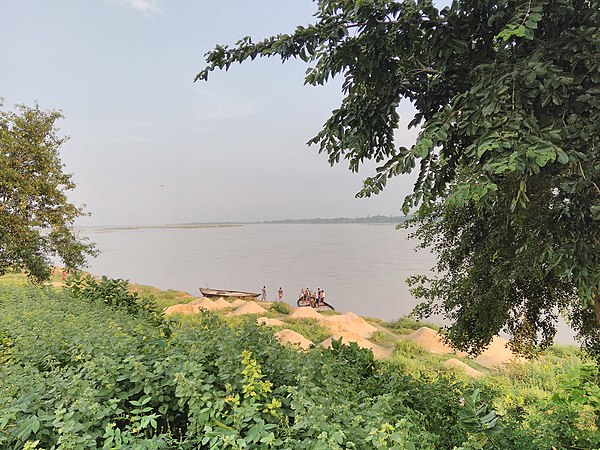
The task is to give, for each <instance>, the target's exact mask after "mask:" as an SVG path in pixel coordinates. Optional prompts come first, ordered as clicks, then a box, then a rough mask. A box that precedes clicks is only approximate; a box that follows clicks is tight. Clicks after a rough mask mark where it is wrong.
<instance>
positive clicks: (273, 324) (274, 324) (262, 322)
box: [256, 317, 285, 327]
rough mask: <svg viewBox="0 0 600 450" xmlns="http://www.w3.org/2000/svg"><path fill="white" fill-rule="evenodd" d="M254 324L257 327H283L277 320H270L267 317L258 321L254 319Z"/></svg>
mask: <svg viewBox="0 0 600 450" xmlns="http://www.w3.org/2000/svg"><path fill="white" fill-rule="evenodd" d="M256 323H257V324H259V325H267V326H269V327H279V326H281V325H285V324H284V323H283V322H282V321H281V320H279V319H270V318H268V317H259V318H258V319H256Z"/></svg>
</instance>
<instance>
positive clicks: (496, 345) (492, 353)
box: [474, 336, 519, 369]
mask: <svg viewBox="0 0 600 450" xmlns="http://www.w3.org/2000/svg"><path fill="white" fill-rule="evenodd" d="M507 344H508V341H507V340H506V339H502V338H501V337H500V336H494V338H493V339H492V342H490V345H489V346H488V348H486V349H485V351H484V352H482V353H481V355H479V356H478V357H477V358H475V360H474V361H475V362H476V363H478V364H481V365H482V366H484V367H488V368H490V369H491V368H492V367H497V366H502V365H503V364H506V363H507V362H509V361H511V360H518V359H519V358H518V357H517V355H515V354H514V353H513V352H512V351H511V350H510V349H509V348H508V347H507Z"/></svg>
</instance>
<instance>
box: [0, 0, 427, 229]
mask: <svg viewBox="0 0 600 450" xmlns="http://www.w3.org/2000/svg"><path fill="white" fill-rule="evenodd" d="M315 10H316V6H315V4H314V3H313V2H312V1H311V0H253V1H247V0H219V1H214V0H213V1H206V0H177V1H175V0H88V1H80V0H53V1H47V0H37V1H34V0H7V1H6V0H5V1H3V2H2V10H1V11H2V12H1V13H0V97H4V107H5V108H12V105H14V104H15V103H25V104H28V105H32V104H33V102H34V101H38V102H39V104H40V105H41V107H42V108H44V109H60V110H62V112H63V114H64V115H65V119H64V120H62V121H61V122H60V129H61V132H62V133H63V134H67V135H69V136H70V137H71V139H70V141H69V142H68V143H67V144H66V145H65V146H64V147H63V149H62V151H61V157H62V160H63V162H64V163H65V165H66V171H67V172H70V173H73V174H74V179H75V181H76V183H77V184H78V187H77V189H76V191H74V192H73V193H72V194H70V198H71V199H72V200H73V201H74V202H75V203H77V204H81V203H85V204H86V205H87V208H86V209H87V210H88V211H89V212H91V213H92V217H91V218H86V219H83V220H81V222H80V224H81V225H134V224H161V223H184V222H215V221H236V220H244V221H255V220H271V219H284V218H313V217H339V216H345V217H354V216H366V215H375V214H385V215H399V214H401V211H400V207H401V203H402V199H403V196H404V194H405V193H407V192H409V191H410V189H411V186H412V179H409V178H397V179H395V180H392V182H391V183H389V184H388V187H387V189H386V192H384V193H383V194H381V195H379V196H377V197H375V198H371V199H355V198H354V194H355V193H356V192H357V191H358V190H360V188H361V185H362V183H361V182H362V179H363V178H365V177H366V176H368V175H370V174H371V172H372V168H373V167H374V166H370V167H369V168H368V169H367V170H365V171H364V172H361V173H359V174H352V173H350V172H349V171H348V170H347V165H346V164H345V163H341V164H340V165H338V166H336V167H333V168H331V167H330V166H329V164H328V163H327V160H326V156H325V155H319V154H318V151H317V150H318V149H317V147H315V146H311V147H308V146H307V145H306V142H307V141H308V140H309V139H310V138H311V137H313V136H314V135H315V134H316V133H317V132H318V131H319V130H320V128H321V126H322V124H323V123H324V122H325V120H326V119H327V117H329V114H330V112H331V110H332V109H334V108H336V107H337V105H338V104H339V101H340V99H341V94H340V88H339V81H334V82H333V83H330V84H329V85H328V86H325V87H318V88H315V87H311V86H304V84H303V76H304V72H305V70H306V68H307V66H306V65H305V64H304V63H302V62H300V61H290V62H288V63H286V64H284V65H282V64H281V62H280V61H278V60H257V61H254V62H252V63H245V64H243V65H241V66H240V65H238V66H233V67H232V68H231V69H230V71H229V72H215V73H213V74H212V75H211V76H210V79H209V82H208V83H206V82H197V83H193V82H192V81H193V78H194V76H195V74H196V73H197V72H199V71H200V70H201V69H202V68H203V66H204V57H203V55H204V54H205V53H206V52H207V51H208V50H210V49H212V48H213V47H214V45H215V44H217V43H222V44H225V43H227V44H233V43H235V42H236V41H237V40H238V39H239V38H241V37H243V36H245V35H251V36H253V37H254V38H255V39H259V38H262V37H266V36H270V35H272V34H276V33H278V32H291V31H292V30H293V29H294V28H295V26H296V25H301V24H307V23H310V22H312V21H314V18H313V17H312V15H313V14H314V12H315ZM401 116H402V123H403V125H404V126H406V123H408V122H409V121H410V118H411V117H412V110H411V108H410V105H406V106H402V107H401ZM416 133H417V132H416V131H415V130H414V129H413V130H410V131H406V130H401V131H399V132H398V135H397V136H398V144H399V145H410V143H411V142H412V141H413V140H414V138H415V136H416Z"/></svg>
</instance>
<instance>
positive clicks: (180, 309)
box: [164, 303, 200, 316]
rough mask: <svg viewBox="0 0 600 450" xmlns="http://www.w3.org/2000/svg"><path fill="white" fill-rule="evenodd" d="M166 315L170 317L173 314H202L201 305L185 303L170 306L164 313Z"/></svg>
mask: <svg viewBox="0 0 600 450" xmlns="http://www.w3.org/2000/svg"><path fill="white" fill-rule="evenodd" d="M164 313H165V315H167V316H170V315H171V314H185V315H188V316H189V315H196V314H200V306H199V305H190V304H189V303H183V304H178V305H173V306H169V307H168V308H166V309H165V311H164Z"/></svg>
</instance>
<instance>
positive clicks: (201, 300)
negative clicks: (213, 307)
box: [188, 297, 208, 305]
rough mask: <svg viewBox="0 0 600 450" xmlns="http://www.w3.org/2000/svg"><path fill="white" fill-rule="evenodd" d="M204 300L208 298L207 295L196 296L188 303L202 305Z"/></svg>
mask: <svg viewBox="0 0 600 450" xmlns="http://www.w3.org/2000/svg"><path fill="white" fill-rule="evenodd" d="M204 300H208V299H207V298H206V297H200V298H195V299H194V300H192V301H191V302H189V303H188V305H201V304H202V302H203V301H204Z"/></svg>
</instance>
